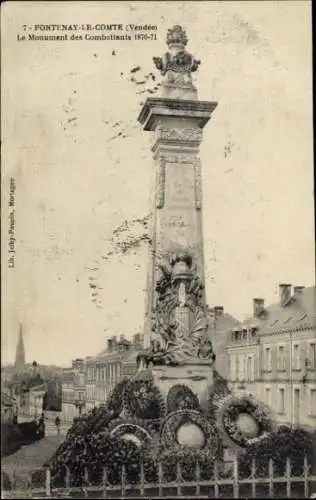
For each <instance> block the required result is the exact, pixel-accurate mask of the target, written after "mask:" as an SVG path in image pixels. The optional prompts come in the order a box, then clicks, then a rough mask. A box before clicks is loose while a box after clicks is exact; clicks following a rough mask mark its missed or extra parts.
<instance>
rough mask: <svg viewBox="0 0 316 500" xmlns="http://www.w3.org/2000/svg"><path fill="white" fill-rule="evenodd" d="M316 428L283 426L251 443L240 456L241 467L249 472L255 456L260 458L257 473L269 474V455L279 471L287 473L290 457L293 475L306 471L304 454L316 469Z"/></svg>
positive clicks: (246, 473)
mask: <svg viewBox="0 0 316 500" xmlns="http://www.w3.org/2000/svg"><path fill="white" fill-rule="evenodd" d="M315 450H316V431H314V432H313V433H311V432H308V431H305V430H304V429H300V428H291V427H288V426H285V425H281V426H279V427H278V428H277V429H276V430H275V431H274V432H272V433H271V434H269V435H267V436H266V437H265V438H264V439H262V440H260V441H258V442H254V443H250V444H249V445H248V446H247V448H246V450H245V451H244V452H243V453H242V455H241V456H240V468H241V470H242V471H243V474H245V475H249V474H250V468H251V462H252V459H253V458H255V459H256V473H257V474H258V475H261V476H263V475H267V470H268V462H269V459H272V460H273V463H274V473H275V475H279V476H280V475H283V474H284V472H285V467H286V465H285V464H286V459H287V457H289V458H290V460H291V473H292V475H297V476H300V475H302V473H303V464H304V456H307V459H308V461H309V463H310V464H311V465H312V468H314V469H315Z"/></svg>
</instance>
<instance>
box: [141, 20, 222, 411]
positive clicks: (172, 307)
mask: <svg viewBox="0 0 316 500" xmlns="http://www.w3.org/2000/svg"><path fill="white" fill-rule="evenodd" d="M187 42H188V39H187V36H186V33H185V31H184V30H183V29H182V27H181V26H174V27H173V28H172V29H169V30H168V33H167V45H168V49H169V51H168V52H167V53H166V54H165V55H164V56H163V57H154V58H153V61H154V64H155V66H156V67H157V69H158V70H159V71H160V72H161V74H162V76H163V77H164V79H163V82H162V85H161V97H158V98H148V99H147V101H146V102H145V104H144V106H143V108H142V110H141V112H140V114H139V117H138V121H139V122H140V123H141V124H142V125H143V128H144V130H145V131H150V132H153V134H154V140H153V146H152V152H153V163H154V169H155V172H156V176H155V189H154V190H153V192H154V199H153V200H152V213H153V227H152V252H151V258H150V263H149V271H148V287H147V306H146V319H145V332H144V338H145V341H146V347H147V348H148V349H149V356H148V358H147V360H146V361H145V363H146V364H147V366H148V365H154V366H153V368H152V372H153V376H154V379H155V381H156V383H157V384H158V385H159V387H160V389H161V391H162V392H163V393H164V394H165V395H167V393H168V391H169V389H170V388H171V387H172V385H174V383H178V382H179V381H185V382H186V383H187V384H188V385H189V387H190V388H191V389H193V390H194V392H196V391H198V393H199V397H200V398H201V397H202V394H203V392H205V390H206V389H207V386H209V385H210V384H211V383H212V366H213V363H214V359H215V355H214V353H213V350H212V345H211V342H210V340H209V339H208V338H207V315H206V304H205V287H204V285H205V283H204V254H203V231H202V208H203V207H202V205H203V204H202V187H201V161H200V159H199V156H198V154H199V146H200V144H201V141H202V135H203V132H202V131H203V128H204V126H205V125H206V124H207V122H208V121H209V119H210V118H211V115H212V112H213V111H214V109H215V108H216V106H217V103H216V102H209V101H199V100H198V97H197V90H196V88H195V86H194V84H193V81H192V73H193V72H195V71H196V70H197V69H198V67H199V64H200V61H198V60H196V59H195V58H194V57H193V56H192V55H191V54H190V53H189V52H187V51H186V45H187ZM200 402H201V401H200Z"/></svg>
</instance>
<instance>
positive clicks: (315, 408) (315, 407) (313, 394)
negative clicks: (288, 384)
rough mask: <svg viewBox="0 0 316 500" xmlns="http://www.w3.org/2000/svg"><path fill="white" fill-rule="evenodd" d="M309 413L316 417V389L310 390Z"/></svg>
mask: <svg viewBox="0 0 316 500" xmlns="http://www.w3.org/2000/svg"><path fill="white" fill-rule="evenodd" d="M309 413H310V415H311V416H312V417H316V389H311V390H310V411H309Z"/></svg>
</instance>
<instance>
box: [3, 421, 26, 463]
mask: <svg viewBox="0 0 316 500" xmlns="http://www.w3.org/2000/svg"><path fill="white" fill-rule="evenodd" d="M21 442H22V434H21V432H20V431H19V429H18V427H17V426H16V425H13V424H10V423H5V424H2V425H1V456H8V455H12V454H13V453H15V452H16V451H17V450H18V449H19V448H20V447H21Z"/></svg>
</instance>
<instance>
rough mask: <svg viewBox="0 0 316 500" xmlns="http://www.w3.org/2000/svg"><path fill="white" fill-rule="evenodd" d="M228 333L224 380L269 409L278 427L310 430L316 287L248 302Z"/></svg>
mask: <svg viewBox="0 0 316 500" xmlns="http://www.w3.org/2000/svg"><path fill="white" fill-rule="evenodd" d="M253 307H254V309H253V317H252V318H251V319H249V320H247V321H245V322H244V323H242V324H241V325H240V326H237V327H234V328H233V329H231V331H230V342H229V344H228V345H227V354H228V356H229V367H230V368H229V382H230V384H231V386H232V388H233V390H234V391H236V392H237V393H244V392H246V393H250V394H253V395H254V396H255V397H257V398H258V399H259V400H261V401H262V402H264V403H265V404H267V405H268V406H270V407H271V408H272V410H273V411H274V413H275V414H276V416H277V419H278V420H279V422H281V423H285V424H290V425H300V426H302V427H306V428H315V427H316V288H315V287H309V288H304V287H301V286H296V287H294V289H293V293H292V287H291V285H287V284H281V285H280V286H279V302H278V303H276V304H273V305H271V306H269V307H267V308H265V305H264V300H263V299H254V301H253Z"/></svg>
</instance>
